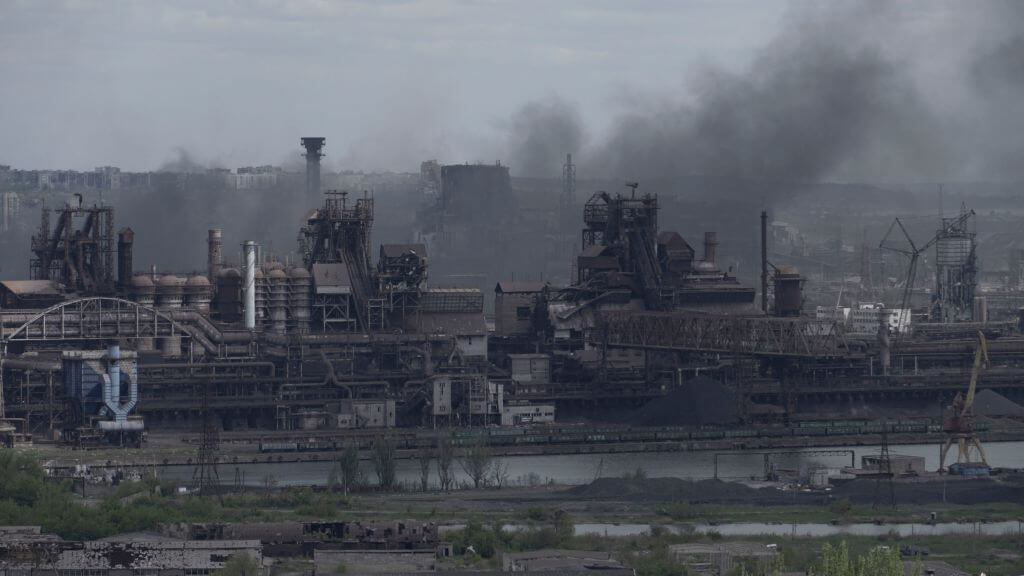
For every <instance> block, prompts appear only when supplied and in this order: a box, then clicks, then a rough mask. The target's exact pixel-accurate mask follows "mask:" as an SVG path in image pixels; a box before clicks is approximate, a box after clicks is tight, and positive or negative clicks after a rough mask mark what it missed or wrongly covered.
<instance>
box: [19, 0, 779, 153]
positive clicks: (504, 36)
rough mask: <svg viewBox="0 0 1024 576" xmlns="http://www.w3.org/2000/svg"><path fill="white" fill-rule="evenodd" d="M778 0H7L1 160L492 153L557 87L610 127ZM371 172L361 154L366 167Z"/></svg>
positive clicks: (751, 32)
mask: <svg viewBox="0 0 1024 576" xmlns="http://www.w3.org/2000/svg"><path fill="white" fill-rule="evenodd" d="M784 6H785V5H784V3H782V2H778V1H764V0H757V1H752V2H738V1H722V0H706V1H705V0H700V1H689V2H676V1H672V0H668V1H661V2H615V1H595V0H573V1H557V2H556V1H522V0H510V1H508V2H497V1H493V2H492V1H457V0H423V1H416V0H410V1H402V0H396V1H390V2H388V1H377V0H374V1H366V2H353V1H327V0H322V1H317V0H267V1H255V2H241V1H238V2H235V1H226V0H217V1H215V2H210V1H208V0H180V1H179V0H149V1H137V2H132V1H120V0H95V1H89V0H65V1H48V0H0V78H2V79H3V81H2V82H0V126H3V129H2V130H0V163H5V164H12V165H15V166H18V167H25V168H29V167H31V168H54V167H69V168H77V169H91V168H92V167H94V166H98V165H103V164H114V165H119V166H121V167H123V168H126V169H133V170H142V169H150V168H156V167H157V166H159V165H160V164H161V163H162V162H164V161H166V160H168V159H170V158H172V157H173V156H174V155H175V149H176V148H182V149H185V150H188V151H189V152H190V153H191V154H192V155H193V156H195V157H196V158H198V159H200V160H202V161H212V162H220V163H223V164H225V165H227V166H229V167H234V166H237V165H248V164H254V163H274V164H280V163H282V162H284V161H285V160H286V159H287V158H291V157H292V156H293V155H295V154H297V153H298V152H297V151H298V139H299V137H300V136H303V135H323V136H326V137H327V140H328V147H327V153H328V155H329V161H331V163H332V165H338V164H339V163H341V162H343V159H344V162H345V163H346V164H360V165H362V167H366V168H380V167H385V168H405V169H418V164H415V165H414V164H412V163H413V162H418V160H417V159H422V158H427V157H430V156H442V157H444V159H446V160H448V161H457V160H462V159H466V160H478V159H490V155H493V154H496V153H500V150H495V149H493V148H494V146H495V142H496V141H497V139H496V138H495V137H494V136H495V133H500V131H501V130H502V126H501V125H502V123H503V122H505V121H507V118H508V117H509V115H510V114H512V112H513V111H514V110H515V109H516V108H517V107H518V106H520V105H521V104H523V103H524V102H526V101H529V100H532V99H535V98H543V97H546V96H549V95H558V96H560V97H562V98H564V99H566V100H568V101H571V102H574V103H577V104H578V105H579V106H580V109H581V111H582V112H583V113H584V115H585V116H587V117H588V118H592V119H593V121H594V122H600V121H601V117H602V111H605V110H607V109H608V108H609V106H610V105H613V104H614V100H615V99H616V98H619V97H621V95H622V92H624V91H629V90H637V91H647V90H659V91H660V90H681V89H682V88H683V82H684V77H685V71H686V69H687V67H688V66H691V65H693V64H694V63H695V62H697V61H700V60H701V59H711V60H714V61H718V62H722V63H726V64H728V65H737V64H739V63H742V62H744V61H746V60H747V59H749V58H750V55H751V53H752V51H753V50H754V48H755V47H756V46H757V45H759V44H761V43H763V42H764V41H765V39H766V38H767V37H769V36H770V35H772V34H773V33H774V31H775V29H776V28H777V26H778V20H779V18H780V15H781V13H782V11H783V9H784ZM353 167H359V166H353Z"/></svg>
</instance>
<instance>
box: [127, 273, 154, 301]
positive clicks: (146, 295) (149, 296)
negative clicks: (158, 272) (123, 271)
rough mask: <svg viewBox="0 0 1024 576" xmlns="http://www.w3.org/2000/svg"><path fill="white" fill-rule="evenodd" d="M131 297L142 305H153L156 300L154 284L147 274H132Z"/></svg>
mask: <svg viewBox="0 0 1024 576" xmlns="http://www.w3.org/2000/svg"><path fill="white" fill-rule="evenodd" d="M131 289H132V298H133V299H134V300H135V301H136V302H138V303H139V304H141V305H143V306H149V307H150V308H152V307H153V304H154V302H155V300H156V286H155V285H154V284H153V281H152V280H151V279H150V277H149V276H147V275H145V274H143V275H139V276H132V282H131Z"/></svg>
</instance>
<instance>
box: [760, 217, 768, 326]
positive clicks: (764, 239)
mask: <svg viewBox="0 0 1024 576" xmlns="http://www.w3.org/2000/svg"><path fill="white" fill-rule="evenodd" d="M761 311H762V312H764V313H765V314H767V313H768V211H767V210H761Z"/></svg>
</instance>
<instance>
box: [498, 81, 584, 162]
mask: <svg viewBox="0 0 1024 576" xmlns="http://www.w3.org/2000/svg"><path fill="white" fill-rule="evenodd" d="M583 140H584V131H583V119H582V117H581V116H580V113H579V111H578V110H577V109H576V108H575V107H574V106H573V105H572V104H570V103H569V102H566V101H565V100H563V99H561V98H558V97H551V98H548V99H546V100H540V101H536V102H529V103H527V104H526V105H525V106H523V107H522V108H520V109H519V110H518V111H517V112H516V113H515V114H514V115H513V116H512V119H511V122H510V125H509V139H508V149H509V162H510V166H511V170H512V171H513V172H514V173H515V174H519V175H524V176H553V175H557V174H560V173H561V166H562V160H561V159H562V158H564V157H565V154H567V153H572V152H574V151H577V150H579V149H580V147H581V146H582V145H583Z"/></svg>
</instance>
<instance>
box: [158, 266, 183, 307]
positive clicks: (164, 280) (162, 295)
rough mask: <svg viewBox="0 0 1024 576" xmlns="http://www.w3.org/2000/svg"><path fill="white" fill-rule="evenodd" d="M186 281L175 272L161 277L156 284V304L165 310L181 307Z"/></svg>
mask: <svg viewBox="0 0 1024 576" xmlns="http://www.w3.org/2000/svg"><path fill="white" fill-rule="evenodd" d="M184 283H185V281H184V280H182V279H181V278H178V277H177V276H175V275H174V274H167V275H165V276H161V277H160V281H159V282H157V286H156V305H157V307H158V308H161V309H164V310H171V309H174V308H181V299H182V287H183V285H184Z"/></svg>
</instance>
